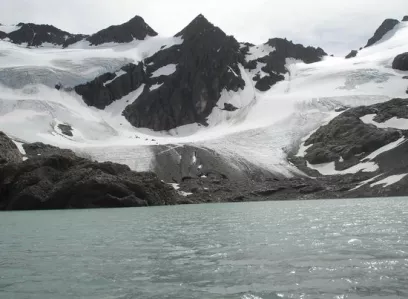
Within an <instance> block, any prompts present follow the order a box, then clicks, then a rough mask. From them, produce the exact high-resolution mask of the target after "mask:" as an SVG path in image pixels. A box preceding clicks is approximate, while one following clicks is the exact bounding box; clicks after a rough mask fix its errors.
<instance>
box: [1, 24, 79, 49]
mask: <svg viewBox="0 0 408 299" xmlns="http://www.w3.org/2000/svg"><path fill="white" fill-rule="evenodd" d="M18 26H21V27H20V29H18V30H16V31H13V32H11V33H9V34H8V35H7V37H8V38H9V39H10V41H11V42H12V43H15V44H23V43H27V45H28V46H29V47H38V46H41V45H42V44H43V43H51V44H54V45H59V46H63V47H67V46H69V45H71V44H73V43H76V42H77V41H79V40H81V39H83V38H85V37H86V35H82V34H71V33H69V32H66V31H63V30H60V29H58V28H56V27H54V26H51V25H36V24H32V23H27V24H25V23H20V24H18Z"/></svg>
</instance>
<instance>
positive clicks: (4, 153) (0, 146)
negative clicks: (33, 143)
mask: <svg viewBox="0 0 408 299" xmlns="http://www.w3.org/2000/svg"><path fill="white" fill-rule="evenodd" d="M22 159H23V156H22V155H21V153H20V151H19V150H18V148H17V146H16V145H15V144H14V142H13V141H12V140H11V139H10V138H9V137H8V136H7V135H6V134H4V133H3V132H0V165H3V164H6V163H18V162H21V161H22Z"/></svg>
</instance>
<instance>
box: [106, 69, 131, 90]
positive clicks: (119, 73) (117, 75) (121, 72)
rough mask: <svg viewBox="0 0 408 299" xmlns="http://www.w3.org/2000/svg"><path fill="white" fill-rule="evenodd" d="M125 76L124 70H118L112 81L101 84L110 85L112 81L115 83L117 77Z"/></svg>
mask: <svg viewBox="0 0 408 299" xmlns="http://www.w3.org/2000/svg"><path fill="white" fill-rule="evenodd" d="M124 74H127V73H126V72H125V71H124V70H122V69H121V70H119V71H117V72H116V73H115V78H113V79H112V80H109V81H106V82H105V83H103V86H106V85H108V84H109V83H112V82H113V81H115V80H116V79H117V78H118V77H120V76H122V75H124Z"/></svg>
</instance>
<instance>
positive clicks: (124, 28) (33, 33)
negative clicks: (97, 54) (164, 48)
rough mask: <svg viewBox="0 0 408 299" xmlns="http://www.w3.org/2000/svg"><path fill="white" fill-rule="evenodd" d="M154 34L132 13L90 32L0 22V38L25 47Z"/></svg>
mask: <svg viewBox="0 0 408 299" xmlns="http://www.w3.org/2000/svg"><path fill="white" fill-rule="evenodd" d="M2 29H3V30H4V29H7V32H4V31H2ZM156 35H157V33H156V32H155V31H154V30H153V29H152V28H151V27H150V26H149V25H148V24H146V23H145V21H144V20H143V18H141V17H139V16H135V17H134V18H132V19H131V20H129V21H128V22H126V23H123V24H121V25H116V26H110V27H108V28H106V29H103V30H101V31H99V32H97V33H95V34H92V35H90V36H88V35H85V34H72V33H69V32H66V31H63V30H60V29H58V28H56V27H54V26H51V25H37V24H33V23H19V24H17V25H16V26H0V39H3V40H9V41H10V42H12V43H14V44H18V45H21V44H25V45H27V46H28V47H39V46H44V45H47V44H52V45H54V46H61V47H63V48H66V47H69V46H71V45H73V44H76V43H78V42H80V41H87V42H89V43H90V45H94V46H97V45H102V44H107V43H129V42H131V41H133V40H144V39H145V38H146V37H149V36H156Z"/></svg>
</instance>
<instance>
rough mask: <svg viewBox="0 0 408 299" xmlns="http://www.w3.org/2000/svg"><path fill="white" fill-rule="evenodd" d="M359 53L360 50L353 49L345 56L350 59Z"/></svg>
mask: <svg viewBox="0 0 408 299" xmlns="http://www.w3.org/2000/svg"><path fill="white" fill-rule="evenodd" d="M357 54H358V51H356V50H351V52H350V53H349V54H347V55H346V57H345V58H346V59H350V58H353V57H356V56H357Z"/></svg>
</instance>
